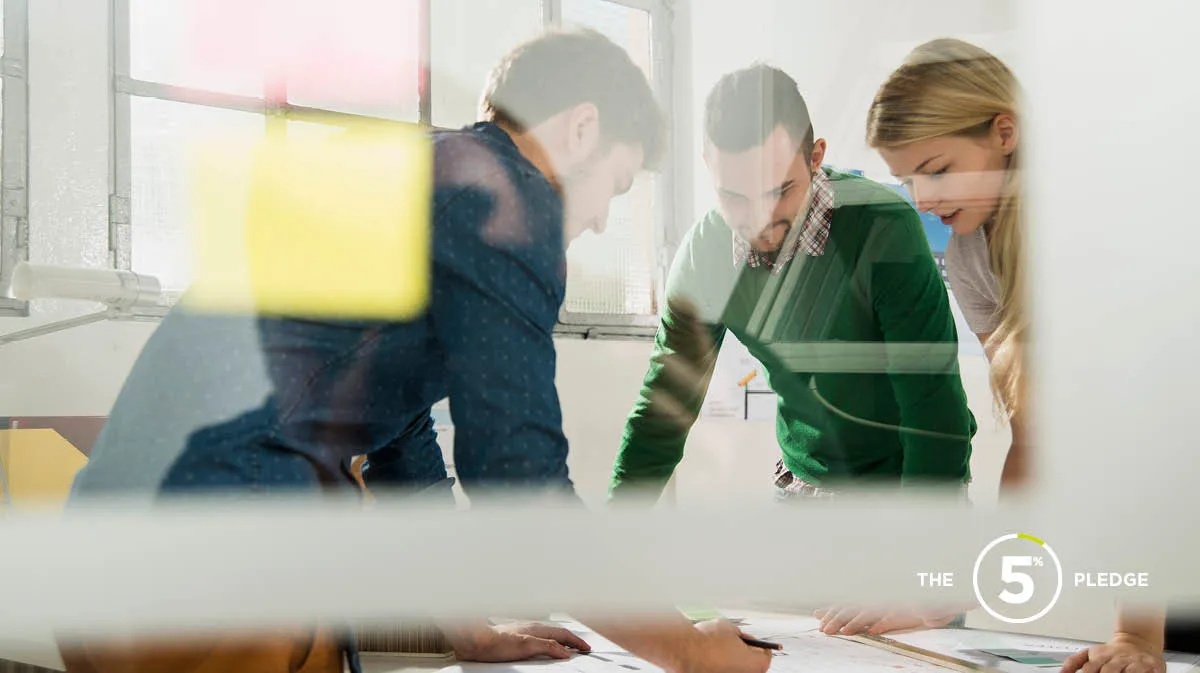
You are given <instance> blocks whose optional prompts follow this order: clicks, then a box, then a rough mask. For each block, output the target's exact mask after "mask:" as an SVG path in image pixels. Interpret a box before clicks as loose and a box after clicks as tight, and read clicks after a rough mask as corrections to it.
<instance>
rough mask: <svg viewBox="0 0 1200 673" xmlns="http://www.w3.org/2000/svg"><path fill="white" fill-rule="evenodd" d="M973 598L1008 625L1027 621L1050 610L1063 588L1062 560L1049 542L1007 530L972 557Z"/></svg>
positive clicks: (1040, 616) (1042, 615)
mask: <svg viewBox="0 0 1200 673" xmlns="http://www.w3.org/2000/svg"><path fill="white" fill-rule="evenodd" d="M971 582H972V583H973V584H974V585H975V598H977V599H978V600H979V604H980V605H982V606H983V609H984V610H987V613H988V614H989V615H991V616H993V617H995V618H996V619H999V620H1000V621H1002V622H1008V623H1009V624H1027V623H1029V622H1032V621H1034V620H1037V619H1040V618H1042V617H1044V616H1045V615H1046V613H1047V612H1050V609H1051V608H1053V607H1054V604H1055V603H1057V602H1058V596H1059V594H1061V593H1062V588H1063V571H1062V563H1060V562H1059V561H1058V555H1057V554H1055V553H1054V550H1053V549H1051V548H1050V545H1048V544H1046V543H1045V542H1043V541H1041V540H1039V539H1037V538H1036V537H1034V536H1032V535H1026V534H1024V533H1010V534H1008V535H1001V536H1000V537H998V538H996V539H995V540H992V541H991V542H989V543H988V545H987V546H986V547H984V548H983V551H981V552H979V558H977V559H975V572H974V574H973V575H972V577H971Z"/></svg>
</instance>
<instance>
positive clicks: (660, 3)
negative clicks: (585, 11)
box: [559, 0, 674, 14]
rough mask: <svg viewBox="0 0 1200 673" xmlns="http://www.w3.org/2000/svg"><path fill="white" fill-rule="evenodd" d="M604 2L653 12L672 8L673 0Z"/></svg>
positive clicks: (611, 0) (613, 0) (618, 0)
mask: <svg viewBox="0 0 1200 673" xmlns="http://www.w3.org/2000/svg"><path fill="white" fill-rule="evenodd" d="M559 1H560V2H561V0H559ZM604 1H605V2H608V3H611V4H614V5H621V6H622V7H628V8H629V9H640V10H642V11H643V12H648V13H650V14H654V13H655V12H658V11H662V10H666V11H671V10H672V9H673V5H674V2H673V0H604Z"/></svg>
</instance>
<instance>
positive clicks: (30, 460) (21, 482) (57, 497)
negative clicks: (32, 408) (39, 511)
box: [0, 428, 87, 507]
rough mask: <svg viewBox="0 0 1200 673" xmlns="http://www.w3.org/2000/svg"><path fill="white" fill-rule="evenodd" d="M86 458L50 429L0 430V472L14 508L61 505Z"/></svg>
mask: <svg viewBox="0 0 1200 673" xmlns="http://www.w3.org/2000/svg"><path fill="white" fill-rule="evenodd" d="M85 464H87V457H86V456H84V455H83V453H81V452H80V451H79V449H77V448H75V447H74V446H73V445H72V444H71V443H70V442H68V441H67V440H66V439H65V438H64V437H63V436H62V435H60V434H58V433H57V432H55V431H54V430H50V429H45V428H41V429H36V430H0V471H2V472H3V476H4V479H3V481H0V488H3V487H4V486H5V485H7V487H8V492H6V493H4V494H3V495H4V496H6V497H7V499H8V501H9V502H10V503H11V504H12V505H13V506H14V507H25V506H33V507H48V506H49V507H61V506H62V505H63V503H64V502H66V500H67V495H68V494H69V493H70V492H71V484H72V482H73V481H74V480H75V473H76V472H78V471H79V468H81V467H83V466H84V465H85Z"/></svg>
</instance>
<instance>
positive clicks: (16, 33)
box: [0, 0, 29, 317]
mask: <svg viewBox="0 0 1200 673" xmlns="http://www.w3.org/2000/svg"><path fill="white" fill-rule="evenodd" d="M3 2H4V58H3V61H2V62H0V76H3V78H4V95H3V101H2V102H0V105H3V110H4V119H3V133H2V135H3V137H2V139H0V144H2V146H0V156H2V157H3V158H2V159H0V160H2V161H3V166H4V169H3V183H2V184H0V316H16V317H25V316H28V315H29V303H28V302H25V301H20V300H17V299H13V298H11V297H7V296H4V294H5V293H7V292H8V288H9V285H10V284H11V282H12V276H13V271H14V270H15V269H16V267H17V264H19V263H21V262H24V261H28V260H29V79H28V76H27V73H28V63H29V60H28V57H29V2H28V0H3Z"/></svg>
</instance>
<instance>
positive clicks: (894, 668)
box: [442, 618, 946, 673]
mask: <svg viewBox="0 0 1200 673" xmlns="http://www.w3.org/2000/svg"><path fill="white" fill-rule="evenodd" d="M555 624H556V625H558V626H562V627H564V628H567V629H570V630H571V631H574V632H575V633H577V634H578V635H579V636H580V637H581V638H583V639H584V640H586V641H587V642H588V644H589V645H591V646H592V653H591V654H581V655H578V656H575V657H572V658H571V659H570V660H566V661H551V660H548V659H547V660H540V661H528V662H521V663H509V664H478V663H465V664H456V665H454V666H449V667H447V668H444V669H442V671H443V672H444V673H560V672H561V673H660V671H661V670H662V669H660V668H658V667H656V666H653V665H651V664H648V663H646V662H645V661H642V660H641V659H638V658H637V657H635V656H633V655H631V654H629V653H628V652H626V651H625V650H623V649H621V648H620V647H618V646H617V645H616V644H614V643H612V642H611V641H609V640H607V639H605V638H603V637H600V636H599V635H597V634H596V633H595V632H594V631H592V630H590V629H588V628H587V627H585V626H583V625H582V624H578V623H575V622H567V621H556V622H555ZM819 624H820V622H819V621H818V620H816V619H810V618H803V619H781V620H755V619H747V620H745V621H744V622H743V623H742V624H741V629H742V630H743V631H745V632H746V633H747V634H749V635H751V636H754V637H755V638H759V639H762V640H768V641H771V642H776V643H779V644H780V645H783V650H782V651H780V652H776V653H774V661H773V662H772V664H771V671H772V673H875V672H877V671H886V672H887V673H933V672H936V673H945V670H946V669H944V668H941V667H939V666H936V665H934V664H931V663H927V662H924V661H920V660H916V659H911V658H908V657H905V656H903V655H899V654H896V653H894V652H888V651H885V650H880V649H876V648H874V647H871V646H869V645H863V644H861V643H856V642H853V641H849V640H845V639H843V638H838V637H834V636H827V635H825V634H823V633H821V632H819V631H818V630H817V627H818V625H819Z"/></svg>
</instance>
